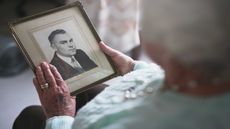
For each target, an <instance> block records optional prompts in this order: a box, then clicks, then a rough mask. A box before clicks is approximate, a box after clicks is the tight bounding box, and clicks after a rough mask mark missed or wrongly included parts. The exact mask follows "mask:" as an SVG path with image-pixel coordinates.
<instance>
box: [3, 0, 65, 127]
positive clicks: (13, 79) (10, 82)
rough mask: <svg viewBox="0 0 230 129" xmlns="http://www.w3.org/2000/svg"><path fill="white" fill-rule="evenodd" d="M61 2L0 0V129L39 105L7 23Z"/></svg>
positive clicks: (29, 73) (28, 69) (10, 125)
mask: <svg viewBox="0 0 230 129" xmlns="http://www.w3.org/2000/svg"><path fill="white" fill-rule="evenodd" d="M62 4H63V2H62V1H61V0H0V19H1V20H0V110H1V113H0V114H1V115H0V129H11V128H12V124H13V122H14V119H15V118H16V117H17V115H18V114H19V113H20V112H21V110H22V109H23V108H25V107H27V106H29V105H34V104H40V102H39V100H38V97H37V93H36V91H35V88H34V87H33V84H32V78H33V76H34V75H33V72H32V71H31V70H30V68H29V67H28V66H27V64H26V61H25V60H24V57H23V56H22V54H21V52H20V50H19V49H18V48H17V45H16V43H15V41H14V40H13V37H12V36H11V34H10V31H9V28H8V22H10V21H13V20H16V19H18V18H22V17H25V16H27V15H32V14H35V13H38V12H41V11H44V10H47V9H51V8H54V7H57V6H60V5H62Z"/></svg>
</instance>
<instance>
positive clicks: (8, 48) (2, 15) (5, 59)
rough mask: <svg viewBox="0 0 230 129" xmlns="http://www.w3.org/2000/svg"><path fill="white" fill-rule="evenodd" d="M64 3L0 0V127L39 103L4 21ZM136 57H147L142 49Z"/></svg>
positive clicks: (4, 127) (9, 124) (57, 0)
mask: <svg viewBox="0 0 230 129" xmlns="http://www.w3.org/2000/svg"><path fill="white" fill-rule="evenodd" d="M64 3H65V2H64V0H0V19H1V20H0V110H1V113H0V114H1V115H0V129H11V128H12V125H13V122H14V120H15V118H16V117H17V116H18V114H19V113H20V112H21V111H22V110H23V109H24V108H25V107H27V106H30V105H40V102H39V99H38V96H37V93H36V91H35V88H34V86H33V84H32V78H33V77H34V75H33V72H32V71H31V69H30V68H29V67H28V65H27V64H26V61H25V59H24V57H23V55H22V54H21V52H20V50H19V49H18V47H17V45H16V43H15V41H14V39H13V37H12V35H11V34H10V31H9V27H8V22H10V21H14V20H16V19H18V18H22V17H25V16H29V15H33V14H36V13H39V12H42V11H45V10H48V9H52V8H55V7H58V6H61V5H63V4H64ZM139 59H140V60H145V61H150V60H149V58H148V57H147V56H145V53H144V52H143V51H142V49H141V54H140V57H139ZM108 84H109V83H108Z"/></svg>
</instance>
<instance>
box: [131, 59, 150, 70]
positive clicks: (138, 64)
mask: <svg viewBox="0 0 230 129" xmlns="http://www.w3.org/2000/svg"><path fill="white" fill-rule="evenodd" d="M150 66H151V65H150V64H148V63H146V62H144V61H135V65H134V68H133V71H135V70H138V69H145V68H149V67H150Z"/></svg>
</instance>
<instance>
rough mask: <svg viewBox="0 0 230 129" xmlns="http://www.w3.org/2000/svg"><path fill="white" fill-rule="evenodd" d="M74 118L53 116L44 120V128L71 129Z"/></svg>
mask: <svg viewBox="0 0 230 129" xmlns="http://www.w3.org/2000/svg"><path fill="white" fill-rule="evenodd" d="M73 122H74V118H73V117H70V116H55V117H52V118H49V119H48V120H46V128H45V129H72V124H73Z"/></svg>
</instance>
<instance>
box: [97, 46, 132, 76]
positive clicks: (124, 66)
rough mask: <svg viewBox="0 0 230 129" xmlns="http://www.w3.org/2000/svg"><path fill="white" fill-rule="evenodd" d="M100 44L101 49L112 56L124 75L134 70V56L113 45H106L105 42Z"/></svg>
mask: <svg viewBox="0 0 230 129" xmlns="http://www.w3.org/2000/svg"><path fill="white" fill-rule="evenodd" d="M99 45H100V48H101V50H102V51H103V52H104V53H106V54H107V55H108V56H110V57H111V58H112V60H113V62H114V63H115V66H116V67H117V68H118V70H119V71H120V73H121V74H122V75H124V74H126V73H128V72H130V71H132V70H133V67H134V65H135V61H134V60H133V59H132V58H130V57H129V56H126V55H125V54H123V53H121V52H119V51H117V50H115V49H112V48H111V47H109V46H107V45H105V44H104V43H103V42H100V43H99Z"/></svg>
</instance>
